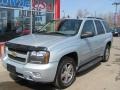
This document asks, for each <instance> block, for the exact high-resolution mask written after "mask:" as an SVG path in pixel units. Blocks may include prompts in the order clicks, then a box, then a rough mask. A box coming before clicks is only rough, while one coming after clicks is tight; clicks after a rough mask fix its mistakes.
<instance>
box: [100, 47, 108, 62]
mask: <svg viewBox="0 0 120 90" xmlns="http://www.w3.org/2000/svg"><path fill="white" fill-rule="evenodd" d="M109 57H110V45H107V46H106V48H105V51H104V56H103V60H102V61H103V62H107V61H108V60H109Z"/></svg>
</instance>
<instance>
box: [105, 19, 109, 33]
mask: <svg viewBox="0 0 120 90" xmlns="http://www.w3.org/2000/svg"><path fill="white" fill-rule="evenodd" d="M103 24H104V27H105V29H106V32H107V33H109V32H110V28H109V25H108V23H107V22H105V21H103Z"/></svg>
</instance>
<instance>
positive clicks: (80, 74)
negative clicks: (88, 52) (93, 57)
mask: <svg viewBox="0 0 120 90" xmlns="http://www.w3.org/2000/svg"><path fill="white" fill-rule="evenodd" d="M100 65H101V62H98V63H97V64H95V65H93V66H92V67H90V68H88V69H86V70H84V71H81V72H78V73H77V75H76V76H77V77H80V76H83V75H85V74H87V73H89V72H91V71H92V70H94V69H95V68H97V67H98V66H100Z"/></svg>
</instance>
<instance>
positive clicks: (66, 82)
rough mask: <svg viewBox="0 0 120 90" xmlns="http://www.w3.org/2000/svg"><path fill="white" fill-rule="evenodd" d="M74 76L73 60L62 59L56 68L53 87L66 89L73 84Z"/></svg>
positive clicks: (74, 66) (68, 58)
mask: <svg viewBox="0 0 120 90" xmlns="http://www.w3.org/2000/svg"><path fill="white" fill-rule="evenodd" d="M75 75H76V65H75V62H74V60H73V59H72V58H70V57H64V58H62V61H61V62H60V63H59V66H58V71H57V74H56V79H55V85H56V86H57V87H58V88H60V89H64V88H67V87H69V86H70V85H71V84H72V83H73V82H74V80H75Z"/></svg>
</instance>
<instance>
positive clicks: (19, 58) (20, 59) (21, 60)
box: [8, 54, 26, 62]
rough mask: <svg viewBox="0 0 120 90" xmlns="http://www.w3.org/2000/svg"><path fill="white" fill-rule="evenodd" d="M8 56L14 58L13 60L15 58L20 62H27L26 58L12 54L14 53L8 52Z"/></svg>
mask: <svg viewBox="0 0 120 90" xmlns="http://www.w3.org/2000/svg"><path fill="white" fill-rule="evenodd" d="M8 57H9V58H11V59H13V60H15V61H19V62H25V61H26V59H25V58H21V57H14V56H12V55H10V54H8Z"/></svg>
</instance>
